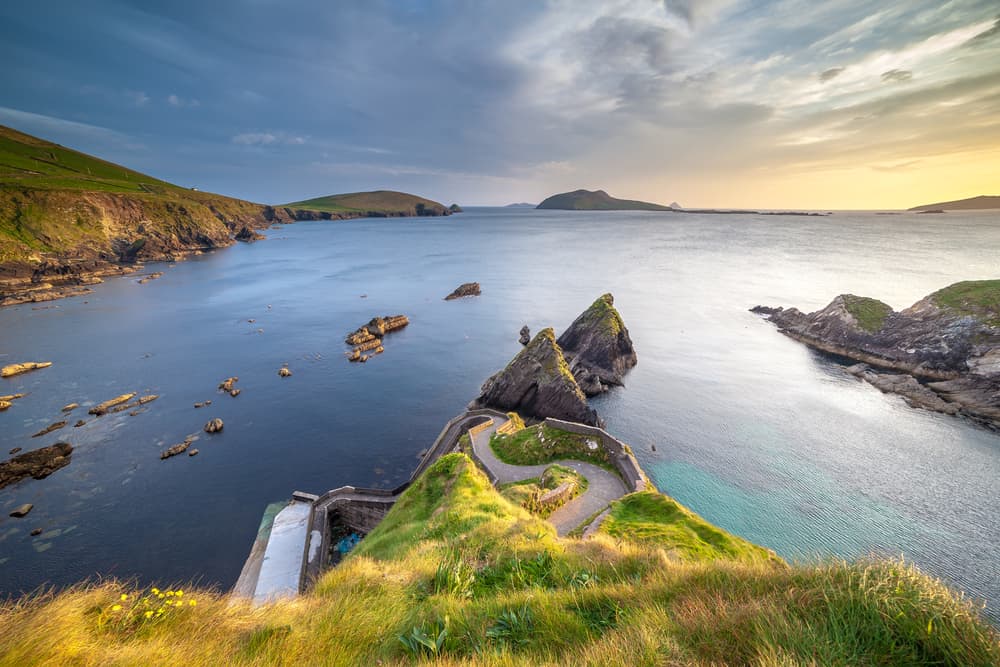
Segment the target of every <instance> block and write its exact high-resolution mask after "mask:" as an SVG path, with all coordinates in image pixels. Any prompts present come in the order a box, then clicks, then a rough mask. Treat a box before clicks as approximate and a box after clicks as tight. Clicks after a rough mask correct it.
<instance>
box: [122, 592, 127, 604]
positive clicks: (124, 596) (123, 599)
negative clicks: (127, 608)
mask: <svg viewBox="0 0 1000 667" xmlns="http://www.w3.org/2000/svg"><path fill="white" fill-rule="evenodd" d="M125 600H128V595H126V594H125V593H122V602H125Z"/></svg>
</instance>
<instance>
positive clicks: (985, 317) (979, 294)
mask: <svg viewBox="0 0 1000 667" xmlns="http://www.w3.org/2000/svg"><path fill="white" fill-rule="evenodd" d="M930 298H931V299H933V300H934V302H935V303H937V304H938V305H939V306H942V307H944V308H947V309H949V310H952V311H954V312H957V313H960V314H962V315H972V316H973V317H975V318H977V319H979V320H982V321H983V322H987V323H989V324H991V325H993V326H1000V280H967V281H964V282H960V283H955V284H954V285H949V286H948V287H945V288H944V289H942V290H938V291H937V292H934V294H932V295H931V297H930Z"/></svg>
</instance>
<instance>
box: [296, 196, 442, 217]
mask: <svg viewBox="0 0 1000 667" xmlns="http://www.w3.org/2000/svg"><path fill="white" fill-rule="evenodd" d="M283 208H287V209H292V210H305V211H321V212H323V213H355V214H360V215H368V216H373V217H384V216H425V215H450V214H451V210H450V209H449V208H448V207H447V206H445V205H444V204H440V203H438V202H436V201H432V200H430V199H424V198H423V197H418V196H416V195H411V194H408V193H406V192H395V191H394V190H375V191H373V192H350V193H347V194H342V195H327V196H326V197H316V198H314V199H306V200H305V201H297V202H292V203H290V204H285V205H284V206H283Z"/></svg>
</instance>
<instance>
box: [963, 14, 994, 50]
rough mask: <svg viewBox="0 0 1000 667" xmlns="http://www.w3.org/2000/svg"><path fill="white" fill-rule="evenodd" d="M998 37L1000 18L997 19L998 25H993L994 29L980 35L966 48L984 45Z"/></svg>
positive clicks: (968, 43)
mask: <svg viewBox="0 0 1000 667" xmlns="http://www.w3.org/2000/svg"><path fill="white" fill-rule="evenodd" d="M998 35H1000V18H997V20H996V23H994V24H993V27H991V28H988V29H987V30H984V31H983V32H981V33H979V34H978V35H976V36H975V37H973V38H972V39H970V40H969V41H968V42H966V43H965V44H966V46H978V45H979V44H982V43H983V42H986V41H988V40H990V39H993V38H994V37H996V36H998Z"/></svg>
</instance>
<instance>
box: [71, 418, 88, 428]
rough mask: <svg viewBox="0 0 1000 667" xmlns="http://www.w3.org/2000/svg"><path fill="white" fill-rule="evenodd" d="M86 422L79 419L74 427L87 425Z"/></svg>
mask: <svg viewBox="0 0 1000 667" xmlns="http://www.w3.org/2000/svg"><path fill="white" fill-rule="evenodd" d="M86 423H87V422H85V421H83V420H82V419H77V420H76V423H75V424H73V428H80V427H81V426H83V425H85V424H86Z"/></svg>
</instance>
